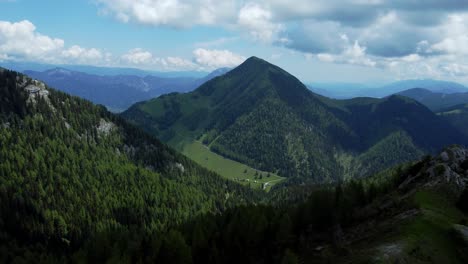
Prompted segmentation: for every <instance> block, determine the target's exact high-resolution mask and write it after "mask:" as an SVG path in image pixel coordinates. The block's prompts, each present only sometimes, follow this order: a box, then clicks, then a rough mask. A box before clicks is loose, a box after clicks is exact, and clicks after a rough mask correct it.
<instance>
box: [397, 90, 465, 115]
mask: <svg viewBox="0 0 468 264" xmlns="http://www.w3.org/2000/svg"><path fill="white" fill-rule="evenodd" d="M398 94H400V95H403V96H406V97H410V98H413V99H414V100H416V101H418V102H420V103H421V104H423V105H425V106H427V107H428V108H429V109H431V110H433V111H435V112H437V111H440V110H442V109H444V108H448V107H452V106H455V105H460V104H467V103H468V92H465V93H442V92H432V91H430V90H427V89H423V88H413V89H409V90H405V91H402V92H399V93H398Z"/></svg>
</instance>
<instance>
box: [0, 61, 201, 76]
mask: <svg viewBox="0 0 468 264" xmlns="http://www.w3.org/2000/svg"><path fill="white" fill-rule="evenodd" d="M0 66H1V67H3V68H6V69H10V70H13V71H17V72H24V71H27V70H30V71H46V70H49V69H54V68H65V69H68V70H71V71H78V72H83V73H88V74H93V75H136V76H140V77H145V76H147V75H153V76H158V77H164V78H173V77H190V78H203V77H204V76H206V75H207V74H209V72H204V71H167V72H162V71H149V70H141V69H136V68H120V67H98V66H90V65H74V64H45V63H35V62H20V61H2V62H1V64H0Z"/></svg>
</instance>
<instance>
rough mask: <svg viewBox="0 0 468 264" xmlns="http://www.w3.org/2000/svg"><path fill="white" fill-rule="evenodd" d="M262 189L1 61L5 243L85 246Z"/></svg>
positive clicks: (0, 225)
mask: <svg viewBox="0 0 468 264" xmlns="http://www.w3.org/2000/svg"><path fill="white" fill-rule="evenodd" d="M259 197H260V196H259V194H258V193H256V192H254V191H253V190H250V189H249V188H246V187H243V186H240V185H238V184H236V183H233V182H230V181H226V180H224V179H222V178H220V177H219V176H218V175H216V174H214V173H211V172H209V171H207V170H205V169H203V168H201V167H200V166H198V165H196V164H194V163H193V162H191V161H190V160H189V159H187V158H185V157H184V156H182V155H180V154H178V153H177V152H175V151H174V150H172V149H170V148H168V147H167V146H166V145H164V144H162V143H160V142H159V141H158V140H156V139H154V138H153V137H151V136H149V135H148V134H146V133H145V132H143V131H141V130H140V129H137V128H135V127H134V126H132V125H129V124H127V123H126V122H125V121H124V120H123V119H121V118H120V117H118V116H115V115H113V114H110V113H109V112H107V111H106V110H105V108H104V107H101V106H95V105H93V104H91V103H90V102H88V101H85V100H82V99H79V98H77V97H71V96H69V95H66V94H64V93H61V92H57V91H55V90H53V89H50V88H48V87H46V86H45V85H43V84H42V83H40V82H37V81H34V80H31V79H29V78H28V77H26V76H24V75H22V74H19V73H16V72H12V71H7V70H0V243H1V245H4V246H5V245H6V248H5V247H0V248H1V249H2V250H7V251H8V250H14V249H17V250H20V248H21V247H22V246H26V247H27V246H28V245H34V244H35V243H37V244H38V245H41V246H40V247H41V248H43V247H48V246H50V247H52V248H56V247H58V248H62V247H69V248H70V249H73V248H79V247H80V246H82V245H83V243H85V242H86V241H87V240H88V239H89V238H90V237H91V236H92V234H96V233H99V232H107V231H110V230H120V231H122V232H126V230H127V231H128V230H130V229H132V228H137V229H138V230H144V232H148V233H151V232H159V231H161V230H166V229H167V228H168V227H169V226H176V225H179V224H181V223H183V222H185V221H186V220H188V219H190V218H192V217H194V216H197V215H200V214H203V213H208V212H211V213H218V212H222V211H224V210H226V208H229V207H232V206H234V205H239V204H243V203H247V202H252V201H256V200H258V199H259ZM142 232H143V231H142ZM4 253H5V252H4V251H2V252H1V253H0V255H4ZM5 256H6V255H5ZM3 260H5V259H3ZM0 262H3V261H1V259H0Z"/></svg>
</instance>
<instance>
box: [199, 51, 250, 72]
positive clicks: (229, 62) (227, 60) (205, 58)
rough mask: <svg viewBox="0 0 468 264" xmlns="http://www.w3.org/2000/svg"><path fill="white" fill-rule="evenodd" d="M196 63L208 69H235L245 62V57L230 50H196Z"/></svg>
mask: <svg viewBox="0 0 468 264" xmlns="http://www.w3.org/2000/svg"><path fill="white" fill-rule="evenodd" d="M193 55H194V56H195V58H194V61H195V62H196V63H197V64H199V65H201V66H203V67H206V68H221V67H235V66H238V65H239V64H241V63H242V62H244V61H245V59H246V58H245V57H244V56H241V55H238V54H235V53H233V52H231V51H228V50H208V49H201V48H199V49H196V50H194V51H193Z"/></svg>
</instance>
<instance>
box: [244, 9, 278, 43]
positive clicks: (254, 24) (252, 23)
mask: <svg viewBox="0 0 468 264" xmlns="http://www.w3.org/2000/svg"><path fill="white" fill-rule="evenodd" d="M272 19H273V15H272V13H271V12H270V11H269V10H267V9H264V8H263V7H262V6H260V5H258V4H255V3H248V4H246V5H245V6H244V7H242V9H241V10H240V11H239V19H238V24H239V26H241V27H242V28H245V29H246V30H247V31H248V33H249V34H250V36H251V37H253V38H254V39H258V40H261V41H263V42H271V41H273V40H274V39H276V38H277V35H278V33H279V32H280V31H282V29H283V25H281V24H279V23H274V22H272Z"/></svg>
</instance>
